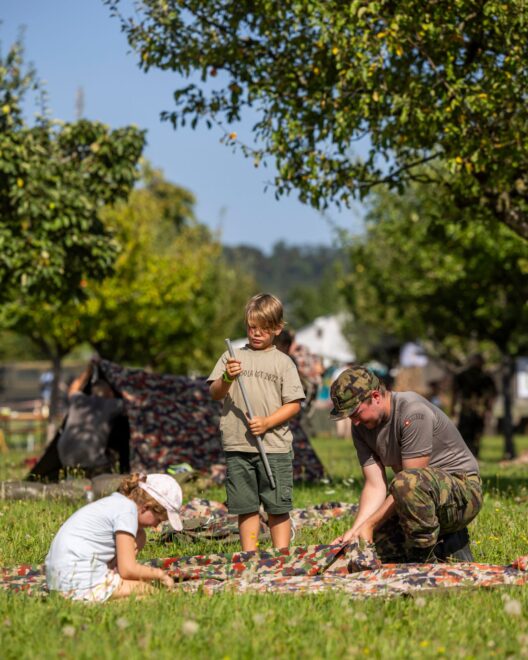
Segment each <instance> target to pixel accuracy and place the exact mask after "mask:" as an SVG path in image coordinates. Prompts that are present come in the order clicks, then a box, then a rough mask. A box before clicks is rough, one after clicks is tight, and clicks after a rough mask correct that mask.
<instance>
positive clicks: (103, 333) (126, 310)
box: [80, 173, 252, 374]
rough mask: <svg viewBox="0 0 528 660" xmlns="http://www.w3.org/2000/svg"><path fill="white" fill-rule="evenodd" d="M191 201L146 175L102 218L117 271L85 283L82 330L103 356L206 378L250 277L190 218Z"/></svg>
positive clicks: (241, 304)
mask: <svg viewBox="0 0 528 660" xmlns="http://www.w3.org/2000/svg"><path fill="white" fill-rule="evenodd" d="M193 206H194V198H193V197H192V195H191V194H190V193H189V192H188V191H187V190H185V189H182V188H180V187H179V186H176V185H174V184H171V183H169V182H167V181H165V180H164V179H163V178H162V177H161V175H160V174H159V173H156V175H155V176H154V177H150V178H149V176H147V182H146V185H145V186H144V187H142V188H140V189H138V190H135V191H134V192H133V193H132V195H131V196H130V199H129V201H128V202H127V203H122V204H120V205H118V206H117V207H115V208H113V209H108V210H106V211H105V213H104V222H105V225H107V226H109V227H111V228H112V229H113V230H114V231H115V233H116V237H117V239H118V240H119V242H120V244H122V245H123V251H122V253H121V254H120V256H119V257H118V260H117V262H116V265H115V273H114V275H113V276H112V277H109V278H107V279H106V280H105V281H104V282H102V283H100V284H98V283H95V282H94V283H91V282H88V285H87V288H86V293H87V296H88V297H87V302H86V304H85V305H84V306H83V308H82V311H81V313H80V321H81V325H82V326H83V327H84V328H85V332H86V334H87V337H88V338H89V341H90V343H91V344H92V346H94V348H95V349H96V350H97V351H98V352H99V353H100V355H102V356H103V357H105V358H108V359H110V360H116V361H118V362H125V363H127V364H134V365H138V366H148V367H150V368H153V369H156V370H159V371H168V372H171V373H179V374H189V373H195V374H196V373H199V374H203V373H208V372H209V370H210V368H211V366H212V363H213V361H214V360H215V358H216V357H217V356H218V355H219V354H220V353H221V352H222V351H223V350H224V338H225V337H227V336H229V335H230V333H232V332H233V330H234V328H235V327H237V326H238V325H239V322H240V319H241V317H242V316H243V308H244V304H245V302H246V299H247V297H248V296H249V295H250V292H251V287H252V280H251V279H250V278H248V277H247V276H245V275H244V274H243V273H241V272H240V271H238V270H237V269H235V268H232V267H230V266H229V265H228V263H227V262H226V261H225V260H224V259H223V257H222V247H221V245H220V244H219V243H218V242H217V241H215V240H214V239H213V238H212V236H211V235H210V232H209V231H208V229H207V228H206V227H205V226H204V225H201V224H199V223H198V222H196V220H195V218H194V211H193Z"/></svg>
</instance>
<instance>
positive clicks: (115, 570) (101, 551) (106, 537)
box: [46, 474, 182, 602]
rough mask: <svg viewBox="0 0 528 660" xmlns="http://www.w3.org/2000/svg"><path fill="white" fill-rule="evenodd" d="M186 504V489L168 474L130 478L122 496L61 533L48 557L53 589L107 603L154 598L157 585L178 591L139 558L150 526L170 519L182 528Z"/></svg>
mask: <svg viewBox="0 0 528 660" xmlns="http://www.w3.org/2000/svg"><path fill="white" fill-rule="evenodd" d="M181 504H182V491H181V488H180V486H179V484H178V482H177V481H175V480H174V479H173V478H172V477H170V476H169V475H167V474H149V475H148V476H145V475H139V474H133V475H131V476H130V477H126V478H125V479H123V481H122V482H121V485H120V486H119V489H118V491H117V492H116V493H113V494H112V495H110V496H109V497H103V498H102V499H100V500H97V501H95V502H92V503H91V504H87V505H86V506H84V507H82V509H79V510H78V511H76V512H75V513H74V514H73V515H72V516H71V517H70V518H68V520H67V521H66V522H65V523H64V524H63V525H62V527H61V528H60V529H59V531H58V533H57V535H56V536H55V538H54V539H53V542H52V544H51V547H50V550H49V552H48V555H47V557H46V579H47V583H48V587H49V589H50V590H52V591H59V592H60V593H62V595H63V596H65V597H66V598H71V599H72V600H82V601H89V602H104V601H105V600H108V599H109V598H124V597H127V596H130V595H131V594H137V595H142V594H146V593H151V592H152V591H153V586H152V584H151V582H153V581H159V582H161V583H162V584H163V585H165V586H166V587H167V588H169V589H170V588H172V587H173V586H174V582H173V580H172V578H171V577H170V576H169V575H168V574H167V573H166V572H165V571H163V570H162V569H161V568H153V567H151V566H145V565H143V564H139V563H138V562H137V559H136V556H137V553H138V551H139V550H141V548H143V546H144V545H145V541H146V535H145V528H146V527H156V526H157V525H159V524H160V523H161V522H162V521H163V520H167V519H168V521H169V523H170V524H171V526H172V527H173V528H174V529H175V530H181V529H182V523H181V520H180V516H179V514H178V511H179V509H180V507H181Z"/></svg>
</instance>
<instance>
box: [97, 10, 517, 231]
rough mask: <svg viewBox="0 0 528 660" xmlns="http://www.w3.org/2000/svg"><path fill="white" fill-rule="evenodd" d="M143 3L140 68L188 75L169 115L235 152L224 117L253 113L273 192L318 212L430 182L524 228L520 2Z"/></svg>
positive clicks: (127, 24) (133, 28) (253, 150)
mask: <svg viewBox="0 0 528 660" xmlns="http://www.w3.org/2000/svg"><path fill="white" fill-rule="evenodd" d="M106 2H107V4H108V5H109V6H110V8H111V11H112V13H115V14H118V13H119V10H120V7H121V0H106ZM136 5H137V13H136V14H135V16H134V17H133V18H127V17H126V16H122V17H121V21H122V28H123V29H124V31H125V33H126V35H127V37H128V40H129V43H130V44H131V46H132V47H133V48H134V49H135V50H136V51H137V53H138V55H139V57H140V59H139V64H140V66H141V67H142V68H143V69H144V70H148V69H150V68H159V69H163V70H171V71H175V72H177V73H178V74H181V75H182V76H183V77H184V78H187V80H184V82H183V83H182V84H181V85H180V87H179V88H178V89H177V90H176V91H175V94H174V98H175V104H176V109H175V110H170V109H169V110H168V111H166V112H164V113H163V117H165V118H166V119H168V120H170V121H171V122H172V123H173V125H174V126H175V127H176V126H181V125H184V124H185V123H186V122H188V121H190V123H191V125H192V126H193V127H194V126H196V125H197V124H198V123H199V122H201V121H204V122H205V123H206V124H207V125H208V126H210V127H211V126H213V125H214V124H220V125H221V126H222V127H223V129H224V131H225V140H226V142H227V143H228V144H230V145H232V146H235V145H237V144H238V138H237V136H236V133H234V132H233V131H232V129H231V128H229V124H232V123H234V122H237V121H238V120H239V119H240V118H241V117H242V115H243V113H244V112H245V111H246V110H247V109H251V116H252V117H253V116H255V113H256V116H257V120H256V123H255V124H254V126H253V134H254V137H255V138H256V145H257V146H256V147H253V146H252V145H250V146H247V145H246V146H244V145H240V146H241V147H242V149H243V150H244V152H245V153H246V155H250V156H251V157H253V158H254V161H255V164H257V165H258V163H259V162H260V161H261V160H262V159H264V158H266V156H269V157H271V158H272V159H273V160H274V161H275V164H276V166H277V171H278V174H277V177H276V181H275V184H276V194H277V195H282V194H285V193H289V192H290V191H291V190H294V189H296V190H297V191H298V192H299V196H300V199H301V200H303V201H305V202H309V203H311V204H312V205H314V206H315V207H318V208H320V207H325V206H326V205H328V204H329V203H330V201H335V202H338V203H342V204H345V205H346V204H348V203H349V202H350V199H351V198H352V197H353V196H360V197H363V196H364V195H366V194H367V193H368V192H369V191H370V190H371V189H372V187H373V186H375V185H377V184H379V183H380V182H385V183H387V184H389V185H391V186H394V187H398V188H400V189H401V187H402V186H403V185H404V184H405V183H406V182H408V181H409V180H414V179H421V180H424V178H425V179H427V180H428V181H429V182H433V183H434V184H435V185H436V186H438V185H445V186H446V187H447V188H448V189H449V190H450V192H451V194H452V195H453V197H454V198H456V199H457V200H458V201H459V203H460V204H465V205H470V206H473V207H475V206H484V207H486V209H488V212H487V213H486V218H488V219H489V218H493V219H498V220H500V221H501V222H503V223H506V224H507V225H508V226H510V227H511V228H512V229H513V230H514V231H515V232H517V233H518V234H520V235H521V236H524V237H525V238H526V237H528V204H527V201H528V199H527V195H528V175H527V172H528V150H527V145H526V127H527V124H528V106H527V104H526V99H525V90H526V87H527V82H528V65H527V62H528V6H527V5H526V3H525V2H524V0H512V2H508V3H505V2H502V1H500V0H488V1H487V2H483V1H482V0H457V1H456V2H445V1H440V2H438V1H433V0H426V1H424V0H404V1H403V2H397V3H395V2H393V1H392V0H379V1H375V2H372V1H370V0H352V1H351V2H341V1H338V0H313V1H310V2H303V1H299V0H290V1H286V2H281V3H277V2H272V1H271V0H259V1H257V2H255V1H254V0H251V2H250V1H249V0H237V2H226V1H225V0H207V1H205V0H181V1H178V2H173V1H169V0H164V1H161V2H160V1H159V0H141V1H140V2H138V3H136ZM125 11H126V10H125ZM358 142H360V143H361V142H362V143H363V145H364V146H365V151H366V152H367V153H366V155H365V156H364V157H363V158H359V157H358V156H356V155H355V153H354V146H355V145H356V144H357V143H358ZM425 162H428V163H431V164H432V163H434V162H442V163H447V164H448V168H449V170H450V172H451V176H448V177H446V176H444V174H443V171H442V170H440V171H434V170H432V169H429V170H428V171H427V173H424V170H423V169H420V166H421V165H423V164H424V163H425ZM453 174H455V175H456V176H454V177H453V176H452V175H453Z"/></svg>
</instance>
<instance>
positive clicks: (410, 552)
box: [331, 365, 482, 562]
mask: <svg viewBox="0 0 528 660" xmlns="http://www.w3.org/2000/svg"><path fill="white" fill-rule="evenodd" d="M331 397H332V402H333V404H334V408H333V410H332V412H331V417H332V419H335V420H338V419H345V418H350V420H351V422H352V438H353V440H354V445H355V448H356V452H357V455H358V459H359V462H360V464H361V467H362V470H363V475H364V477H365V484H364V486H363V490H362V493H361V497H360V501H359V510H358V514H357V516H356V519H355V521H354V525H353V526H352V527H351V529H349V530H348V531H347V532H345V533H344V534H343V535H342V536H340V537H338V538H337V539H335V541H334V543H343V542H347V541H351V540H353V539H358V538H359V539H364V540H365V541H368V542H374V543H375V544H376V550H377V551H378V554H379V556H380V558H381V559H382V561H385V562H394V561H396V562H397V561H402V560H403V561H418V562H422V561H431V560H433V561H434V560H435V559H441V560H447V559H455V560H458V561H473V556H472V554H471V551H470V549H469V535H468V532H467V525H468V523H470V522H471V521H472V520H473V519H474V518H475V516H476V515H477V514H478V512H479V511H480V508H481V506H482V486H481V481H480V476H479V469H478V463H477V461H476V460H475V458H474V456H473V455H472V454H471V452H470V451H469V449H468V447H467V446H466V444H465V442H464V440H463V439H462V436H461V435H460V433H459V432H458V430H457V428H456V426H455V425H454V423H453V422H452V421H451V420H450V419H449V417H447V415H446V414H445V413H443V412H442V411H441V410H440V409H439V408H437V407H436V406H434V405H433V404H432V403H430V402H429V401H427V399H424V398H423V397H422V396H420V395H419V394H416V393H415V392H388V391H387V390H386V388H385V385H384V384H383V383H382V382H381V380H380V379H379V378H378V377H377V376H376V375H375V374H374V373H373V372H372V371H371V370H370V369H367V368H366V367H362V366H359V365H357V366H353V367H350V368H348V369H346V370H345V371H344V372H343V373H342V374H341V375H340V376H339V377H338V378H337V379H336V380H335V382H334V383H333V385H332V389H331ZM386 467H391V468H392V470H393V471H394V478H393V479H392V481H391V483H390V485H388V481H387V476H386V472H385V468H386Z"/></svg>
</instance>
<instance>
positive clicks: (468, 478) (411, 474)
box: [374, 467, 482, 562]
mask: <svg viewBox="0 0 528 660" xmlns="http://www.w3.org/2000/svg"><path fill="white" fill-rule="evenodd" d="M389 493H390V494H391V495H392V496H393V497H394V501H395V504H396V512H397V515H396V516H394V517H393V518H391V519H389V520H388V521H387V522H386V523H385V524H383V525H382V526H381V527H380V528H379V529H378V530H376V532H375V534H374V543H375V544H376V550H377V552H378V555H379V557H380V559H381V560H382V561H383V562H400V561H406V560H407V559H409V558H411V557H412V551H413V549H415V548H420V549H423V548H433V547H434V546H435V544H436V542H437V541H438V537H439V536H441V535H443V534H446V533H449V532H456V531H458V530H460V529H463V528H464V527H466V525H468V523H470V522H471V521H472V520H473V518H475V516H476V515H477V513H478V512H479V511H480V508H481V506H482V485H481V481H480V477H479V476H478V475H467V474H464V473H460V474H451V473H449V472H446V471H445V470H440V469H438V468H428V467H427V468H414V469H408V470H401V471H400V472H398V473H397V474H396V475H395V477H394V479H393V480H392V482H391V484H390V486H389Z"/></svg>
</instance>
